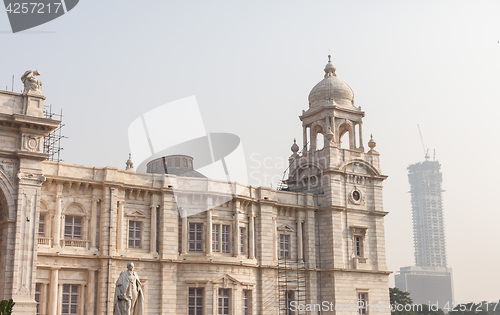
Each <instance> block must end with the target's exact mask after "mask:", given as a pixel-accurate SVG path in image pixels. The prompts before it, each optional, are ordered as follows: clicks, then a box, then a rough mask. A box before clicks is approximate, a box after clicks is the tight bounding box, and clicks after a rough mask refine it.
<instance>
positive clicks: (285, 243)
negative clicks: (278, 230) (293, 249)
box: [280, 234, 290, 259]
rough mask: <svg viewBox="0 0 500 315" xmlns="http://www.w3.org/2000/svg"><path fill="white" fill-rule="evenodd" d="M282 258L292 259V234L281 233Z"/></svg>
mask: <svg viewBox="0 0 500 315" xmlns="http://www.w3.org/2000/svg"><path fill="white" fill-rule="evenodd" d="M280 259H290V235H288V234H280Z"/></svg>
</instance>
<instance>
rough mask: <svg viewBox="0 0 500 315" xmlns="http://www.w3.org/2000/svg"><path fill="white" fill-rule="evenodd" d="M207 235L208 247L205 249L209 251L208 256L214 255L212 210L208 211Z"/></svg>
mask: <svg viewBox="0 0 500 315" xmlns="http://www.w3.org/2000/svg"><path fill="white" fill-rule="evenodd" d="M206 231H207V235H206V237H205V239H206V242H207V243H206V246H205V248H206V249H207V256H210V255H212V250H213V249H212V209H210V210H208V211H207V228H206Z"/></svg>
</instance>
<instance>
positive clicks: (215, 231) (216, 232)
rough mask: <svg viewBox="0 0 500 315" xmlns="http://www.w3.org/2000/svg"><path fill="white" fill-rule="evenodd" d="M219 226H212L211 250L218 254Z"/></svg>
mask: <svg viewBox="0 0 500 315" xmlns="http://www.w3.org/2000/svg"><path fill="white" fill-rule="evenodd" d="M219 238H220V224H212V250H213V251H214V252H220V240H219Z"/></svg>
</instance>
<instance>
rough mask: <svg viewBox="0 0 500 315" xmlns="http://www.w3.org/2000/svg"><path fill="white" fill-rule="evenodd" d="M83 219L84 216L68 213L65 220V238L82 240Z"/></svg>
mask: <svg viewBox="0 0 500 315" xmlns="http://www.w3.org/2000/svg"><path fill="white" fill-rule="evenodd" d="M82 221H83V220H82V217H77V216H71V215H67V216H66V219H65V222H64V238H65V239H71V240H81V239H82Z"/></svg>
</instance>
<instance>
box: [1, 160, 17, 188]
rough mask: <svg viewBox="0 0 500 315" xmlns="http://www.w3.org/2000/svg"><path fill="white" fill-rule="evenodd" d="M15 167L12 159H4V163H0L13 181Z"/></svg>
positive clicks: (6, 174)
mask: <svg viewBox="0 0 500 315" xmlns="http://www.w3.org/2000/svg"><path fill="white" fill-rule="evenodd" d="M14 168H15V164H14V162H13V161H12V160H2V163H1V164H0V170H1V171H2V172H3V173H4V175H5V177H7V180H9V181H10V182H11V183H13V182H14V181H13V180H14Z"/></svg>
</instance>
